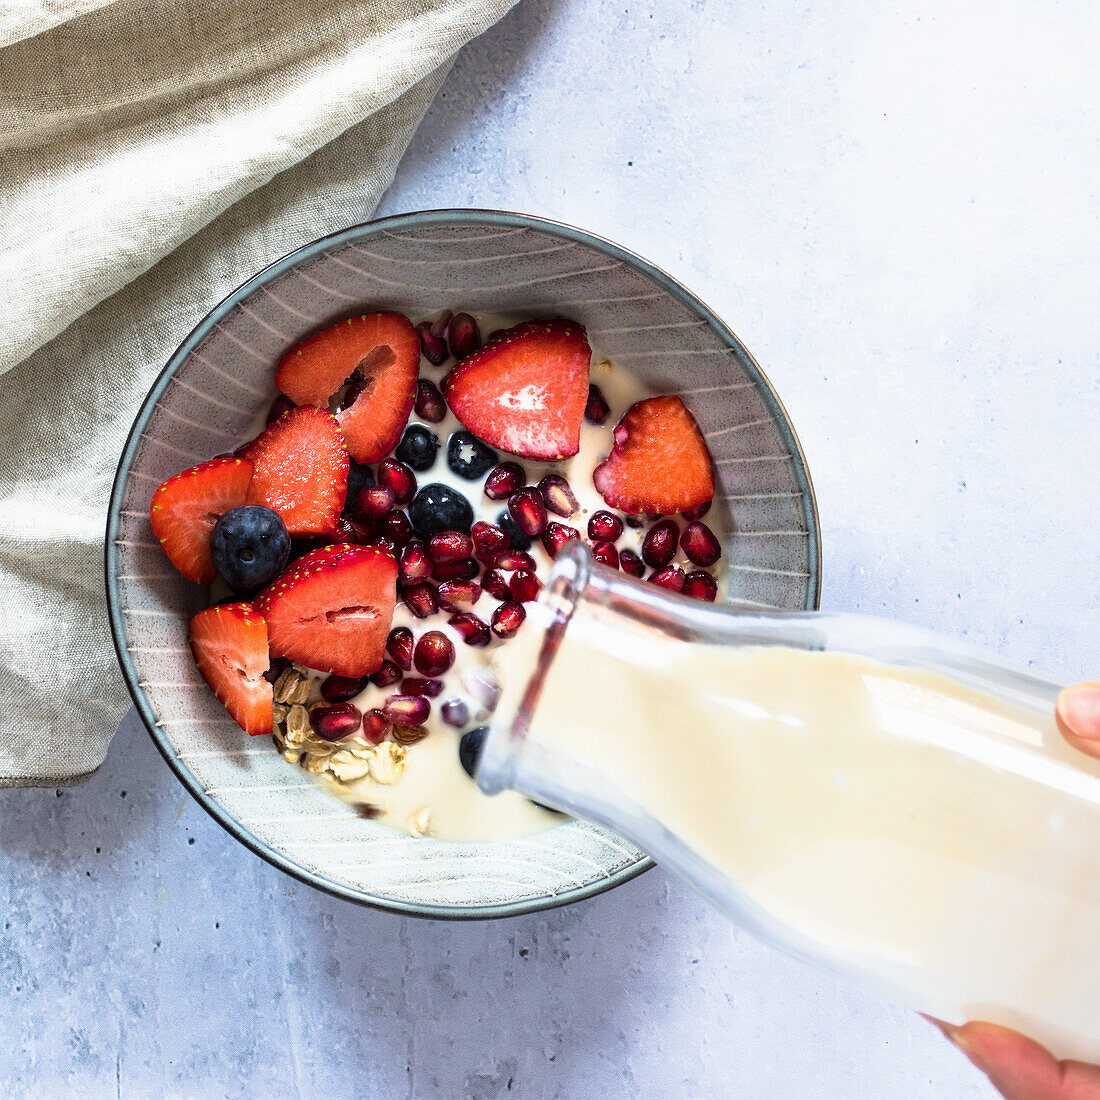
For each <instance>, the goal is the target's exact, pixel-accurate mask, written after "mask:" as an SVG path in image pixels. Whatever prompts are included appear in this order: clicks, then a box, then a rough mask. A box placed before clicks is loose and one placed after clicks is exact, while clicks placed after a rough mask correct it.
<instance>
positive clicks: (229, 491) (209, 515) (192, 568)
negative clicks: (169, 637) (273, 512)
mask: <svg viewBox="0 0 1100 1100" xmlns="http://www.w3.org/2000/svg"><path fill="white" fill-rule="evenodd" d="M251 479H252V463H251V462H249V461H247V460H246V459H243V458H235V457H233V456H232V455H229V456H226V457H224V458H215V459H211V461H209V462H201V463H199V465H198V466H192V467H191V469H190V470H184V471H183V473H182V474H176V476H175V477H170V478H169V479H168V480H167V481H166V482H165V483H164V484H163V485H161V486H159V487H158V488H157V490H156V492H154V493H153V499H152V500H151V501H150V502H149V522H150V523H151V524H152V525H153V534H154V535H156V537H157V541H158V542H159V543H160V545H161V548H162V549H163V550H164V552H165V553H166V554H167V555H168V560H169V561H170V562H171V563H172V564H173V565H174V566H175V567H176V568H177V569H178V570H179V571H180V572H181V573H182V574H183V575H184V576H185V577H186V578H187V579H188V580H189V581H194V582H195V583H196V584H213V583H214V578H215V577H216V576H217V575H218V572H217V570H216V569H215V568H214V559H213V558H212V557H211V556H210V532H211V531H213V530H214V524H215V523H217V522H218V517H219V516H220V515H221V514H222V513H223V512H228V511H229V509H230V508H236V507H237V505H238V504H244V502H245V497H246V496H247V494H248V483H249V481H250V480H251Z"/></svg>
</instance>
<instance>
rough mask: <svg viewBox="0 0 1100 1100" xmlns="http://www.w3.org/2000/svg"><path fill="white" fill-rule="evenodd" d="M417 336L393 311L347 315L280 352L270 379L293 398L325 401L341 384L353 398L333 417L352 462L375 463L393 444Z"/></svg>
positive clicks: (414, 370) (411, 379)
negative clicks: (282, 352) (342, 319)
mask: <svg viewBox="0 0 1100 1100" xmlns="http://www.w3.org/2000/svg"><path fill="white" fill-rule="evenodd" d="M419 371H420V340H419V338H418V337H417V335H416V329H414V328H413V326H412V322H411V321H410V320H409V319H408V318H407V317H405V316H403V315H402V314H400V313H365V314H363V315H361V316H359V317H349V318H348V319H347V320H345V321H340V322H339V323H337V324H335V325H331V326H330V327H329V328H326V329H324V330H323V331H321V332H318V333H317V334H316V335H314V336H310V337H309V338H308V339H306V340H303V341H302V342H301V343H300V344H298V345H297V347H293V348H291V349H290V351H288V352H287V353H286V355H284V356H283V358H282V360H281V361H280V363H279V366H278V369H277V370H276V371H275V384H276V385H277V386H278V387H279V389H281V390H282V391H283V393H285V394H287V396H289V397H290V398H291V400H292V401H295V402H296V403H297V404H299V405H317V406H319V407H320V408H322V409H324V408H329V407H330V406H329V402H330V400H331V399H332V397H333V396H334V395H335V394H336V393H338V392H339V391H340V390H341V389H343V387H344V386H345V384H346V385H347V387H348V389H347V390H346V391H345V394H344V400H348V399H351V398H353V400H351V401H350V403H349V405H348V407H347V408H345V409H342V410H341V411H340V412H339V413H337V415H336V418H337V420H339V422H340V427H341V428H343V429H344V435H346V436H347V441H348V451H349V452H350V454H351V457H352V458H354V459H355V461H356V462H378V461H379V460H380V459H382V458H385V457H386V455H387V454H389V452H390V451H392V450H393V448H394V447H395V446H396V445H397V441H398V440H399V439H400V438H401V433H402V431H404V428H405V422H406V421H407V420H408V419H409V413H411V412H412V408H413V401H414V400H415V398H416V378H417V374H418V373H419Z"/></svg>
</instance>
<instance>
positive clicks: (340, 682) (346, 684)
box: [321, 676, 369, 703]
mask: <svg viewBox="0 0 1100 1100" xmlns="http://www.w3.org/2000/svg"><path fill="white" fill-rule="evenodd" d="M368 680H369V677H367V676H326V677H325V678H324V679H323V680H322V681H321V696H322V698H324V699H325V700H327V701H328V702H330V703H346V702H347V701H348V700H349V699H354V698H355V696H356V695H358V694H359V692H361V691H362V690H363V688H365V687H366V686H367V682H368Z"/></svg>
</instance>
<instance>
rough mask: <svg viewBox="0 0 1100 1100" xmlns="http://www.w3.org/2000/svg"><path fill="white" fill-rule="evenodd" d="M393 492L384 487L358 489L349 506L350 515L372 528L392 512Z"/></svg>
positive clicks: (369, 486) (375, 486)
mask: <svg viewBox="0 0 1100 1100" xmlns="http://www.w3.org/2000/svg"><path fill="white" fill-rule="evenodd" d="M393 505H394V495H393V490H392V489H390V488H389V487H388V486H386V485H368V486H367V487H366V488H365V489H360V490H359V493H358V494H357V496H356V497H355V501H354V502H353V504H352V506H351V511H352V515H354V516H355V518H356V519H358V520H360V521H361V522H363V523H367V524H370V525H372V526H373V524H375V523H376V522H377V521H378V520H380V519H381V518H382V517H383V516H384V515H386V514H387V513H388V512H390V511H392V510H393Z"/></svg>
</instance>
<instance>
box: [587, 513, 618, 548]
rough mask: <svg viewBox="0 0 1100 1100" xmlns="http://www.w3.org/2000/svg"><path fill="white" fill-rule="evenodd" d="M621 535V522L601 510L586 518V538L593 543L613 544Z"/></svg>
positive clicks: (616, 517)
mask: <svg viewBox="0 0 1100 1100" xmlns="http://www.w3.org/2000/svg"><path fill="white" fill-rule="evenodd" d="M622 533H623V521H622V520H621V519H619V517H618V516H617V515H615V514H614V513H613V512H606V511H604V510H603V509H602V508H601V509H600V511H598V512H593V513H592V515H591V516H589V518H588V537H589V538H590V539H592V541H593V542H615V541H616V540H617V539H618V538H619V536H620V535H621V534H622Z"/></svg>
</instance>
